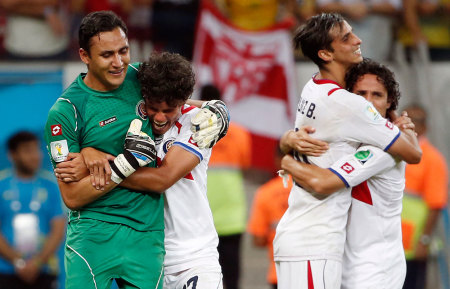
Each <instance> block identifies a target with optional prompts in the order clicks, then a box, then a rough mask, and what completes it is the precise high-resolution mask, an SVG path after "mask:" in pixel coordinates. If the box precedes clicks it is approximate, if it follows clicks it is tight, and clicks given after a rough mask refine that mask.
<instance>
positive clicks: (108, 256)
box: [64, 219, 165, 289]
mask: <svg viewBox="0 0 450 289" xmlns="http://www.w3.org/2000/svg"><path fill="white" fill-rule="evenodd" d="M164 254H165V251H164V231H147V232H141V231H136V230H134V229H132V228H130V227H128V226H125V225H121V224H114V223H108V222H103V221H98V220H93V219H78V220H73V221H70V223H69V225H68V227H67V240H66V247H65V256H64V257H65V258H64V262H65V269H66V289H109V288H111V283H112V280H113V279H116V281H117V284H119V287H120V288H127V289H128V288H140V289H158V288H159V289H161V288H162V283H163V277H164V276H163V270H164V268H163V260H164Z"/></svg>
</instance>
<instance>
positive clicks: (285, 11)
mask: <svg viewBox="0 0 450 289" xmlns="http://www.w3.org/2000/svg"><path fill="white" fill-rule="evenodd" d="M214 1H215V3H216V5H217V6H218V7H219V9H220V10H221V11H222V13H223V14H224V15H225V16H226V17H227V18H229V19H230V21H231V23H232V24H234V25H235V26H237V27H239V28H241V29H245V30H262V29H266V28H269V27H271V26H273V25H275V24H276V23H277V22H281V21H283V20H286V19H287V18H288V19H289V18H290V20H291V21H293V20H294V16H295V15H300V14H299V13H300V10H299V9H298V5H297V2H296V0H252V1H241V0H214Z"/></svg>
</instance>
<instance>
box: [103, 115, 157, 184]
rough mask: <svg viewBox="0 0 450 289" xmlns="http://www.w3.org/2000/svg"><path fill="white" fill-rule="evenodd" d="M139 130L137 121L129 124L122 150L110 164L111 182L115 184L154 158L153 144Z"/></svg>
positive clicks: (138, 121)
mask: <svg viewBox="0 0 450 289" xmlns="http://www.w3.org/2000/svg"><path fill="white" fill-rule="evenodd" d="M141 128H142V121H140V120H139V119H135V120H133V121H132V122H131V124H130V128H129V129H128V132H127V136H126V138H125V146H124V150H123V152H122V153H121V154H120V155H118V156H117V158H115V159H114V162H112V163H111V170H112V172H111V173H112V174H111V180H112V181H114V182H115V183H117V184H119V183H120V182H122V181H123V179H125V178H126V177H128V176H129V175H131V174H132V173H134V172H135V171H136V170H137V169H138V168H139V167H143V166H145V165H147V164H149V163H150V162H152V161H154V160H155V158H156V148H155V142H154V141H153V140H152V139H151V137H150V136H148V135H147V134H146V133H144V132H142V131H141Z"/></svg>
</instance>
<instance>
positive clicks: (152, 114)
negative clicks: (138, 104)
mask: <svg viewBox="0 0 450 289" xmlns="http://www.w3.org/2000/svg"><path fill="white" fill-rule="evenodd" d="M182 105H183V104H180V105H176V106H169V105H168V104H167V103H166V102H165V101H164V102H150V101H148V100H146V101H145V108H146V110H147V114H148V117H149V120H150V123H151V124H152V129H153V133H154V134H155V135H162V134H164V133H166V132H167V131H168V130H169V129H170V128H171V127H172V126H173V125H174V124H175V122H176V121H177V120H178V119H179V118H180V116H181V107H182Z"/></svg>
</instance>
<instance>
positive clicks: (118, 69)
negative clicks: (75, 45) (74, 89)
mask: <svg viewBox="0 0 450 289" xmlns="http://www.w3.org/2000/svg"><path fill="white" fill-rule="evenodd" d="M80 57H81V60H83V62H84V63H86V64H87V66H88V73H87V75H86V77H85V78H84V82H85V83H86V85H87V86H89V87H90V88H92V89H95V90H99V91H111V90H114V89H116V88H118V87H119V86H120V85H121V84H122V83H123V81H124V79H125V75H126V73H127V68H128V64H129V63H130V52H129V47H128V39H127V37H126V35H125V33H124V32H123V31H122V29H120V28H116V29H114V30H112V31H107V32H101V33H100V34H98V35H95V36H93V37H92V38H91V40H90V54H88V53H87V51H85V50H83V49H80Z"/></svg>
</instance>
